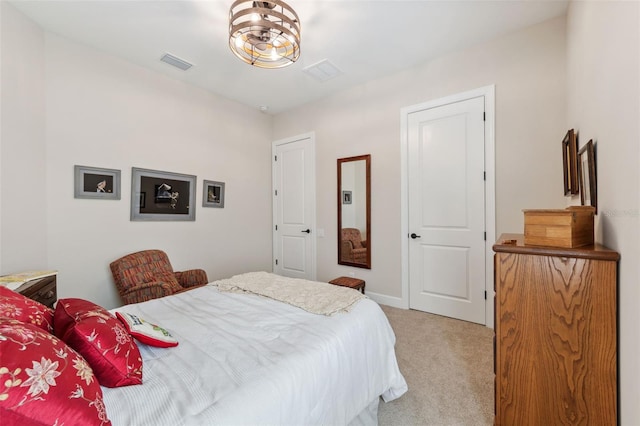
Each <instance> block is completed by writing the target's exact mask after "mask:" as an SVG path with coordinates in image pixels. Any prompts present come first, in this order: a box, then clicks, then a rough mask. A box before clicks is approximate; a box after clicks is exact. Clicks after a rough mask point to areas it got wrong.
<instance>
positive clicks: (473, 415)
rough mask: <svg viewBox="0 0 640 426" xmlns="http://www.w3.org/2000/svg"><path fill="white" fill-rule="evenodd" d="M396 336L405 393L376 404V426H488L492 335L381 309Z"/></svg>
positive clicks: (452, 322)
mask: <svg viewBox="0 0 640 426" xmlns="http://www.w3.org/2000/svg"><path fill="white" fill-rule="evenodd" d="M382 309H383V311H384V312H385V314H386V315H387V318H389V322H390V323H391V326H392V327H393V330H394V331H395V333H396V355H397V358H398V364H399V366H400V371H401V372H402V374H403V375H404V377H405V379H406V380H407V383H408V385H409V390H408V391H407V393H405V394H404V395H403V396H402V397H400V398H399V399H397V400H395V401H393V402H389V403H384V402H382V401H381V402H380V408H379V409H378V422H379V424H380V425H381V426H388V425H389V426H390V425H394V426H396V425H398V426H411V425H416V426H417V425H474V426H475V425H492V424H493V409H494V408H493V377H494V376H493V330H491V329H489V328H487V327H485V326H482V325H478V324H472V323H468V322H465V321H459V320H455V319H451V318H446V317H441V316H438V315H432V314H427V313H424V312H419V311H413V310H405V309H397V308H391V307H388V306H382Z"/></svg>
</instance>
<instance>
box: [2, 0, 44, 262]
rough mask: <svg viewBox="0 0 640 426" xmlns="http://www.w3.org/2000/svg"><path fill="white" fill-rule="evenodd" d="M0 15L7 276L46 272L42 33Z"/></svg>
mask: <svg viewBox="0 0 640 426" xmlns="http://www.w3.org/2000/svg"><path fill="white" fill-rule="evenodd" d="M0 10H1V19H2V21H1V22H2V24H1V25H0V28H1V29H0V37H1V39H2V41H1V45H0V52H1V53H0V62H1V69H2V71H1V76H2V80H1V81H2V85H1V93H2V97H1V100H0V103H1V104H2V108H1V115H0V122H1V123H2V125H1V126H0V141H1V142H0V237H1V238H0V273H12V272H19V271H22V270H25V269H42V268H46V267H47V228H46V225H47V223H46V211H47V197H46V185H47V183H46V160H45V127H44V115H45V104H44V93H45V80H44V72H45V64H44V32H43V31H42V30H41V29H40V28H39V27H38V26H36V25H35V24H34V23H33V22H31V21H30V20H28V19H26V18H25V17H24V16H23V15H22V14H21V13H20V12H18V11H16V9H15V8H13V7H12V6H10V5H9V4H8V3H7V2H4V1H3V2H0Z"/></svg>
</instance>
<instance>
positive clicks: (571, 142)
mask: <svg viewBox="0 0 640 426" xmlns="http://www.w3.org/2000/svg"><path fill="white" fill-rule="evenodd" d="M562 169H563V173H564V195H576V194H577V193H578V192H580V191H579V187H578V140H577V139H576V134H575V133H574V131H573V129H570V130H569V131H568V132H567V134H566V135H565V137H564V139H563V140H562Z"/></svg>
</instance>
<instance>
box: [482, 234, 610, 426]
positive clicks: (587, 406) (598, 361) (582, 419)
mask: <svg viewBox="0 0 640 426" xmlns="http://www.w3.org/2000/svg"><path fill="white" fill-rule="evenodd" d="M493 250H494V251H495V252H496V254H495V259H494V262H495V263H494V268H495V271H494V274H495V275H494V286H495V288H494V289H495V291H496V300H495V305H494V306H495V332H496V335H495V341H494V345H495V348H494V362H495V364H494V372H495V374H496V377H495V404H496V406H495V410H496V412H495V415H496V417H495V424H496V425H518V426H526V425H586V424H591V425H616V424H617V346H616V340H617V337H616V332H617V327H616V325H617V318H616V315H617V306H616V294H617V293H616V286H617V278H616V270H617V262H618V259H619V257H620V256H619V254H618V253H617V252H615V251H613V250H609V249H607V248H606V247H603V246H601V245H592V246H585V247H580V248H573V249H566V248H553V247H536V246H525V245H524V238H523V236H522V235H520V234H504V235H502V236H501V237H500V239H499V240H498V242H497V243H496V244H495V245H494V246H493Z"/></svg>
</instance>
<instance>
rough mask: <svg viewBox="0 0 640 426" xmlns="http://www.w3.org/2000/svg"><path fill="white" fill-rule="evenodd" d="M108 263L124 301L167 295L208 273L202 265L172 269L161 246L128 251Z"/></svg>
mask: <svg viewBox="0 0 640 426" xmlns="http://www.w3.org/2000/svg"><path fill="white" fill-rule="evenodd" d="M109 266H110V267H111V273H112V274H113V279H114V281H115V283H116V287H117V288H118V292H119V293H120V297H121V298H122V301H123V302H124V303H125V304H129V303H138V302H144V301H146V300H151V299H156V298H158V297H164V296H169V295H171V294H174V293H179V292H181V291H185V290H189V289H191V288H195V287H200V286H202V285H205V284H207V282H208V279H207V273H206V272H205V271H204V270H202V269H191V270H188V271H183V272H174V271H173V268H172V267H171V263H170V262H169V257H167V254H166V253H165V252H163V251H162V250H144V251H139V252H137V253H131V254H128V255H126V256H124V257H121V258H120V259H118V260H115V261H113V262H111V264H110V265H109Z"/></svg>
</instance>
